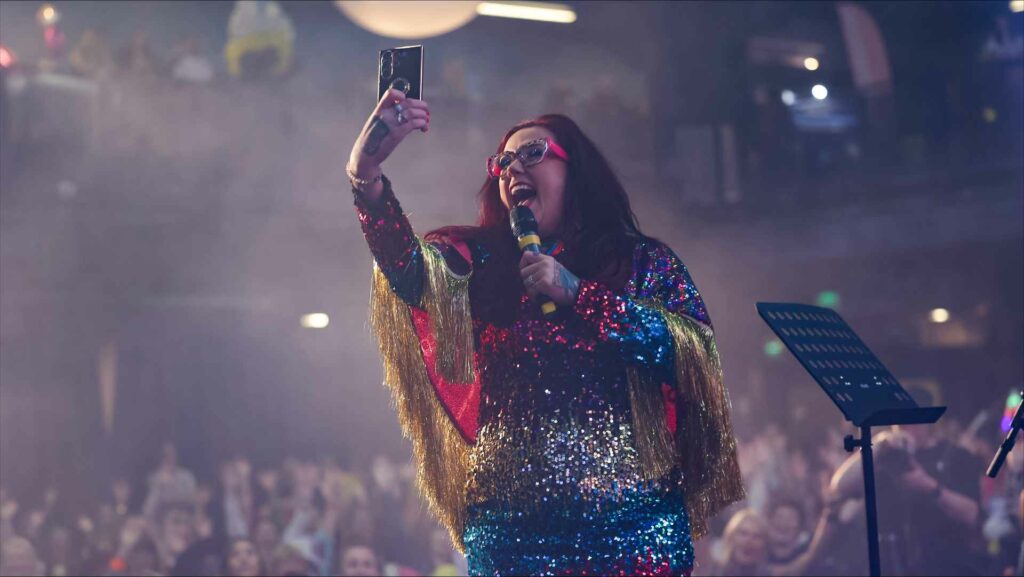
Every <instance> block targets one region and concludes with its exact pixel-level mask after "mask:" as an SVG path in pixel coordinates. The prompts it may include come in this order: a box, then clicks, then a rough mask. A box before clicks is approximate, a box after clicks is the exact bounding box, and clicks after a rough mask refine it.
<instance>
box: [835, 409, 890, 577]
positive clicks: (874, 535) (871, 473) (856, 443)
mask: <svg viewBox="0 0 1024 577" xmlns="http://www.w3.org/2000/svg"><path fill="white" fill-rule="evenodd" d="M843 447H844V448H846V452H848V453H852V452H853V450H854V449H855V448H857V447H860V463H861V465H862V466H863V468H864V508H865V511H864V512H865V517H866V519H867V526H868V564H869V566H870V568H871V577H879V576H880V575H881V574H882V559H881V555H880V554H879V551H878V504H877V502H876V501H875V459H874V451H873V450H872V449H871V427H870V426H863V427H861V428H860V439H854V438H853V435H847V436H846V438H845V439H843Z"/></svg>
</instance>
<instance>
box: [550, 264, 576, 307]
mask: <svg viewBox="0 0 1024 577" xmlns="http://www.w3.org/2000/svg"><path fill="white" fill-rule="evenodd" d="M555 286H557V287H558V288H560V289H562V291H564V294H565V297H566V299H567V300H570V301H571V300H573V299H574V298H576V293H577V292H579V290H580V279H579V277H577V276H576V275H574V274H572V273H571V272H569V269H567V268H565V267H564V266H560V267H558V276H557V277H555Z"/></svg>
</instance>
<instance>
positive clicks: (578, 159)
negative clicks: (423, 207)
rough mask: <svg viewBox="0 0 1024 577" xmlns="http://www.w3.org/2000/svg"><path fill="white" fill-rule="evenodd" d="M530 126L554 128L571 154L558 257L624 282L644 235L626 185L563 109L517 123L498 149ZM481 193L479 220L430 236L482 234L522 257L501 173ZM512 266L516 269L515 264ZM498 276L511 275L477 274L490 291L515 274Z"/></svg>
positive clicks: (495, 250)
mask: <svg viewBox="0 0 1024 577" xmlns="http://www.w3.org/2000/svg"><path fill="white" fill-rule="evenodd" d="M531 126H539V127H542V128H545V129H547V130H548V131H550V132H551V133H552V134H553V135H554V137H555V141H556V142H557V143H558V144H559V145H561V147H562V148H563V149H565V151H566V153H567V154H568V156H569V161H568V163H567V164H568V166H567V168H568V170H567V171H566V179H565V195H564V197H563V202H564V203H565V206H564V210H563V223H562V238H561V240H562V242H563V243H564V245H565V249H564V251H563V253H562V254H561V255H560V256H559V257H558V259H559V261H561V262H562V263H563V264H564V265H565V266H566V267H567V268H569V270H571V271H572V272H573V273H574V274H576V275H578V276H579V277H580V278H584V279H594V280H602V281H604V282H606V283H608V284H609V285H610V286H613V287H616V288H618V287H621V286H622V285H623V284H624V283H625V281H626V280H627V279H626V278H624V274H628V273H629V272H630V265H631V258H632V254H633V248H634V246H635V245H636V243H637V242H638V241H639V240H641V239H644V238H646V237H645V236H644V235H643V234H642V233H641V232H640V227H639V224H638V223H637V219H636V215H635V214H634V213H633V209H632V207H631V206H630V203H629V197H628V196H627V195H626V190H625V188H623V186H622V183H621V182H619V179H618V177H617V176H616V175H615V173H614V172H613V171H612V168H611V166H610V165H609V164H608V161H607V160H606V159H605V157H604V155H602V154H601V152H600V151H599V150H598V148H597V146H596V145H595V144H594V142H593V141H592V140H591V139H590V138H589V137H588V136H587V135H586V134H584V133H583V131H582V130H581V129H580V127H579V126H578V125H577V124H576V123H575V122H574V121H573V120H572V119H571V118H569V117H568V116H565V115H562V114H544V115H542V116H538V117H536V118H533V119H531V120H526V121H524V122H520V123H518V124H516V125H515V126H513V127H512V128H510V129H509V130H508V132H506V133H505V136H503V137H502V139H501V141H500V142H499V143H498V147H497V150H496V151H495V152H501V151H503V150H505V145H506V144H507V143H508V139H509V138H511V137H512V135H513V134H515V133H516V132H519V131H520V130H523V129H524V128H529V127H531ZM477 198H478V200H479V204H480V212H479V218H478V220H477V224H476V226H448V227H444V228H441V229H438V230H436V231H433V232H431V233H428V234H427V235H426V238H427V239H444V238H455V239H466V240H470V239H472V240H478V241H481V242H483V243H484V244H485V245H487V247H488V250H489V251H490V252H491V254H492V256H493V257H497V258H498V259H499V261H500V262H502V263H503V264H506V263H505V262H504V261H507V260H511V262H512V263H513V264H514V263H518V260H519V250H518V248H517V246H516V243H515V242H514V239H513V237H512V232H511V229H510V226H509V215H508V209H507V208H505V204H504V203H503V202H502V201H501V191H500V187H499V179H498V178H490V177H488V178H487V180H485V181H484V183H483V185H482V186H481V187H480V191H479V192H478V193H477ZM512 272H513V273H514V272H516V269H515V268H514V267H513V271H512ZM506 273H507V271H506ZM475 274H476V273H474V275H475ZM488 276H491V275H488ZM498 276H500V277H508V278H501V279H497V278H496V279H494V280H495V281H497V282H486V281H483V279H479V280H481V281H483V282H485V283H486V284H487V285H490V287H489V288H490V289H491V291H489V292H490V294H492V295H495V292H497V293H501V292H505V291H503V290H502V289H503V288H504V287H505V286H508V284H507V282H508V281H509V280H510V279H511V276H510V275H509V274H502V275H498ZM512 280H514V281H515V282H512V286H518V285H519V283H518V275H516V277H515V279H512ZM492 291H495V292H492ZM495 296H497V295H495Z"/></svg>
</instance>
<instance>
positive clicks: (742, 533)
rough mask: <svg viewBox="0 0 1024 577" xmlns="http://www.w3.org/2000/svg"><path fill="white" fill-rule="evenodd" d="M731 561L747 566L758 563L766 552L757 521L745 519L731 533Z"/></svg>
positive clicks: (762, 535)
mask: <svg viewBox="0 0 1024 577" xmlns="http://www.w3.org/2000/svg"><path fill="white" fill-rule="evenodd" d="M732 543H733V562H734V563H736V564H738V565H742V566H744V567H749V566H753V565H759V564H760V563H762V562H763V561H764V559H765V556H766V554H767V549H766V543H765V536H764V532H763V531H762V529H761V527H760V526H759V525H758V523H757V522H755V521H752V520H747V521H746V522H744V523H742V524H741V525H740V526H739V527H737V528H736V533H735V534H734V535H733V539H732Z"/></svg>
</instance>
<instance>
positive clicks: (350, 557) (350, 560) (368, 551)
mask: <svg viewBox="0 0 1024 577" xmlns="http://www.w3.org/2000/svg"><path fill="white" fill-rule="evenodd" d="M340 569H341V575H342V577H360V576H367V577H369V576H371V575H380V574H381V565H380V561H379V560H378V559H377V553H376V552H375V551H374V550H373V548H372V547H370V545H369V544H366V543H351V544H349V545H348V546H347V547H345V549H344V550H343V551H342V552H341V563H340Z"/></svg>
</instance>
